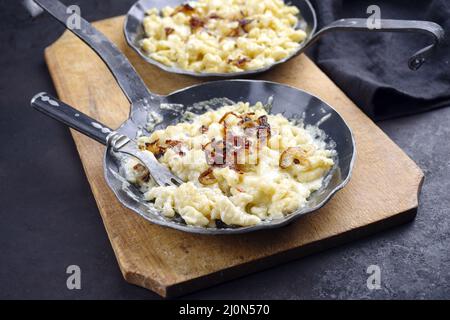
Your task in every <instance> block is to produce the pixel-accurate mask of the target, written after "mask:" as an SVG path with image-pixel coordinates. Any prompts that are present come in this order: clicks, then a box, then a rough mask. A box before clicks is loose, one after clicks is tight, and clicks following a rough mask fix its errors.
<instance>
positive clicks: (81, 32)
mask: <svg viewBox="0 0 450 320" xmlns="http://www.w3.org/2000/svg"><path fill="white" fill-rule="evenodd" d="M35 1H36V3H38V4H39V5H40V6H41V7H42V8H44V9H45V10H46V11H47V12H49V13H50V14H51V15H52V16H54V17H55V18H56V19H57V20H59V21H60V22H62V23H64V24H65V22H66V21H67V19H68V17H69V16H70V15H71V14H70V13H67V12H68V11H67V8H66V7H65V6H64V5H63V4H61V3H60V2H59V1H56V0H35ZM70 30H71V31H72V32H73V33H75V34H76V35H77V36H78V37H80V38H81V39H82V40H83V41H85V42H86V43H87V44H88V45H89V46H90V47H91V48H92V49H93V50H95V51H96V52H97V54H98V55H99V56H100V57H101V58H102V59H103V61H104V62H105V63H106V64H107V66H108V67H109V69H110V70H111V72H112V73H113V75H114V76H115V78H116V80H117V82H118V83H119V85H120V87H121V88H122V90H123V91H124V93H125V95H126V96H127V98H128V100H129V101H130V103H131V108H130V116H129V118H128V119H127V120H126V121H125V122H124V123H123V124H122V125H121V126H120V127H119V128H118V129H117V130H116V131H117V132H118V133H119V134H122V135H126V136H128V137H130V138H135V137H136V134H137V132H138V131H139V130H142V127H143V126H144V125H145V123H146V118H147V115H148V112H149V111H150V110H151V111H154V112H157V113H159V114H160V115H161V116H162V117H163V119H164V121H163V123H162V124H160V125H159V126H158V127H157V129H158V128H163V127H166V126H168V125H170V124H174V123H177V122H178V121H179V120H180V119H179V118H177V117H174V116H173V110H167V109H166V108H160V106H161V104H163V103H164V104H172V105H177V106H180V105H182V106H183V109H184V110H186V109H187V108H188V107H189V106H192V105H194V104H195V103H198V102H202V101H211V100H213V99H216V98H227V99H229V100H233V101H236V102H237V101H248V102H250V103H251V104H254V103H256V102H258V101H261V102H266V101H272V111H273V113H284V115H285V116H286V117H287V118H292V117H295V116H297V115H302V114H303V121H304V123H305V124H306V125H308V124H311V125H315V124H317V123H321V124H320V129H322V130H323V131H324V132H325V133H326V134H327V138H326V140H325V142H326V143H329V144H333V147H334V149H335V150H336V151H337V156H336V158H335V159H334V160H335V163H336V165H335V167H334V168H333V169H332V170H331V171H330V173H329V174H328V176H327V178H326V180H327V181H328V183H326V184H325V185H324V186H323V187H322V188H321V189H320V190H318V191H316V192H314V193H313V194H312V195H311V196H310V198H309V200H308V202H307V204H306V206H305V207H304V208H301V209H299V210H297V211H295V212H293V213H291V214H289V215H287V216H285V217H284V218H282V219H276V220H272V221H265V222H263V223H261V224H258V225H254V226H250V227H232V226H222V227H217V228H202V227H194V226H189V225H186V224H185V223H184V221H182V220H181V219H170V218H166V217H164V216H163V215H162V214H160V213H159V212H158V211H157V210H156V209H154V208H153V209H152V207H149V205H148V203H147V202H146V201H145V200H144V199H143V195H142V193H140V192H139V191H138V190H137V189H136V188H133V187H130V188H124V179H123V178H121V176H120V168H119V166H120V164H119V163H118V160H117V157H116V156H115V155H114V153H113V152H112V147H111V146H110V145H108V143H107V140H108V139H107V138H108V135H110V134H111V131H113V130H112V129H109V128H107V127H106V126H105V125H101V124H100V123H99V122H98V121H96V120H94V119H91V118H89V117H87V116H84V115H82V114H81V113H79V112H78V111H76V110H74V109H71V108H70V107H69V106H67V105H65V104H64V103H63V102H61V101H57V99H55V98H53V97H50V96H48V95H47V94H43V93H41V94H38V95H36V96H35V97H34V98H33V100H32V105H33V106H35V107H37V108H38V109H39V110H41V111H44V112H45V113H47V114H49V115H51V114H53V115H56V114H58V113H59V115H60V116H59V119H63V120H64V122H66V123H67V124H69V125H71V126H73V127H76V129H78V130H80V131H82V132H83V133H85V134H87V135H89V136H90V137H92V138H94V139H96V140H97V141H99V142H101V143H103V144H105V145H108V147H107V149H106V152H105V156H104V161H103V166H104V176H105V180H106V182H107V183H108V185H109V187H110V188H111V189H112V191H113V192H114V194H115V195H116V197H117V198H118V199H119V201H120V202H121V203H122V204H123V205H124V206H126V207H127V208H129V209H131V210H133V211H134V212H136V213H138V214H139V215H141V216H142V217H144V218H145V219H146V220H148V221H150V222H152V223H155V224H158V225H162V226H167V227H171V228H174V229H178V230H182V231H186V232H192V233H202V234H234V233H244V232H250V231H256V230H261V229H268V228H275V227H280V226H283V225H286V224H288V223H290V222H292V221H294V220H295V219H297V218H299V217H301V216H303V215H304V214H307V213H310V212H312V211H315V210H317V209H319V208H320V207H322V206H323V205H325V203H326V202H327V201H328V200H329V199H331V197H332V196H333V195H334V194H335V193H336V192H337V191H338V190H339V189H341V188H343V187H344V186H345V185H346V184H347V182H348V181H349V179H350V176H351V172H352V168H353V162H354V159H355V142H354V139H353V135H352V132H351V130H350V128H349V127H348V126H347V124H346V123H345V121H344V120H343V119H342V118H341V116H340V115H339V114H338V113H337V112H336V111H335V110H334V109H333V108H332V107H330V106H329V105H327V104H326V103H325V102H323V101H321V100H320V99H318V98H316V97H314V96H312V95H310V94H309V93H307V92H304V91H301V90H298V89H296V88H292V87H289V86H285V85H281V84H277V83H273V82H267V81H255V80H226V81H214V82H209V83H205V84H202V85H197V86H193V87H189V88H186V89H183V90H180V91H177V92H174V93H172V94H170V95H167V96H159V95H155V94H152V93H151V92H149V90H148V89H147V87H146V86H145V84H144V82H143V81H142V79H141V78H140V77H139V76H138V74H137V73H136V71H135V70H134V68H133V66H132V65H131V64H130V62H129V61H128V60H127V59H126V58H125V57H124V56H123V55H122V53H121V52H120V51H119V50H118V49H117V47H116V46H115V45H114V44H112V43H111V42H110V41H109V40H108V39H107V38H106V37H105V36H104V35H103V34H101V33H100V32H99V31H97V30H96V29H95V28H93V27H92V26H91V25H90V24H89V23H88V22H87V21H85V20H84V19H81V28H78V29H70ZM220 106H221V105H220V104H219V105H215V106H212V107H216V108H218V107H220ZM62 113H64V114H63V115H62V116H61V114H62ZM324 117H325V118H326V121H323V119H325V118H324ZM74 124H75V125H74Z"/></svg>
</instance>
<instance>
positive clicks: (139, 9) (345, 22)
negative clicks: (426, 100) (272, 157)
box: [124, 0, 444, 77]
mask: <svg viewBox="0 0 450 320" xmlns="http://www.w3.org/2000/svg"><path fill="white" fill-rule="evenodd" d="M186 2H189V1H186V0H166V1H159V0H139V1H138V2H136V3H135V4H134V5H133V6H132V7H131V8H130V10H129V11H128V13H127V16H126V19H125V24H124V33H125V39H126V40H127V42H128V45H129V46H131V47H132V48H133V49H134V50H135V51H136V52H137V53H138V54H139V55H140V56H141V58H143V59H144V60H145V61H147V62H148V63H150V64H152V65H155V66H157V67H159V68H161V69H163V70H165V71H167V72H171V73H177V74H186V75H190V76H194V77H238V76H240V77H242V76H245V75H251V74H257V73H261V72H264V71H267V70H269V69H271V68H273V67H274V66H276V65H278V64H281V63H284V62H286V61H288V60H290V59H292V58H293V57H295V56H297V55H299V54H300V53H302V52H304V51H305V50H306V49H307V48H308V47H309V46H311V45H312V44H313V43H315V42H316V41H317V40H318V39H319V38H320V37H321V36H323V35H324V34H327V33H329V32H332V31H363V32H413V33H423V34H426V35H429V36H430V38H431V39H432V43H431V44H430V45H428V46H426V47H424V48H423V49H421V50H419V51H417V52H416V53H414V54H413V55H412V56H411V57H410V58H409V60H408V66H409V68H410V69H412V70H417V69H419V68H420V66H421V65H422V64H423V63H424V62H425V60H426V58H427V57H428V56H429V55H430V54H431V53H432V51H433V49H434V48H435V47H436V45H437V44H438V43H439V42H441V41H442V39H443V38H444V30H443V29H442V27H441V26H440V25H438V24H436V23H434V22H431V21H415V20H390V19H380V28H378V29H369V28H368V27H367V20H368V19H360V18H347V19H341V20H337V21H334V22H332V23H331V24H329V25H327V26H325V27H323V28H322V29H320V30H319V31H317V32H316V29H317V18H316V12H315V11H314V8H313V6H312V5H311V3H310V2H309V1H308V0H291V1H289V4H290V5H294V6H296V7H297V8H298V9H300V17H299V20H298V21H299V22H298V24H297V27H296V28H297V29H302V30H304V31H305V32H306V38H305V40H304V41H303V42H302V43H300V46H299V48H298V49H297V51H295V52H294V53H293V54H291V55H290V56H288V57H286V58H284V59H282V60H279V61H276V62H275V63H273V64H271V65H269V66H266V67H262V68H260V69H257V70H246V71H242V72H235V73H206V72H203V73H201V72H194V71H188V70H184V69H181V68H177V67H169V66H166V65H164V64H162V63H160V62H158V61H156V60H153V59H151V58H150V57H149V56H148V55H147V54H146V53H145V52H144V50H142V48H141V45H140V41H141V40H142V39H143V38H144V36H145V34H144V28H143V20H144V17H145V15H146V12H147V11H148V10H149V9H152V8H157V9H162V8H164V7H166V6H171V7H175V6H178V5H180V4H183V3H186Z"/></svg>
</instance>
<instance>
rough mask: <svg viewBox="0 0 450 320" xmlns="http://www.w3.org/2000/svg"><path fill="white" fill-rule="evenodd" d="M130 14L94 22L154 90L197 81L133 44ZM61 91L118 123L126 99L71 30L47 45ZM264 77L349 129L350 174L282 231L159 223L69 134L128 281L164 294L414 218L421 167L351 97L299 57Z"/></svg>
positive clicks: (91, 149) (95, 152) (95, 148)
mask: <svg viewBox="0 0 450 320" xmlns="http://www.w3.org/2000/svg"><path fill="white" fill-rule="evenodd" d="M122 24H123V17H117V18H112V19H108V20H103V21H100V22H97V23H95V25H96V27H98V28H99V29H100V30H101V31H102V32H104V33H105V34H106V36H107V37H108V38H110V39H111V40H112V41H114V42H115V43H116V44H117V46H118V47H119V48H120V49H121V50H122V51H123V52H124V53H125V54H126V55H127V56H128V58H129V59H130V60H131V62H132V64H133V65H134V66H135V67H136V69H137V70H138V72H139V73H140V75H141V76H142V77H143V79H144V80H145V82H146V83H147V85H148V87H149V88H150V90H151V91H153V92H155V93H159V94H167V93H170V92H172V91H174V90H177V89H180V88H183V87H186V86H189V85H192V84H195V83H197V82H199V80H198V79H195V78H191V77H187V76H181V75H172V74H168V73H166V72H164V71H161V70H159V69H157V68H156V67H153V66H150V65H148V64H146V63H145V62H144V61H143V60H141V59H140V58H139V57H138V56H137V54H135V53H134V52H133V51H132V50H131V49H130V48H128V47H127V45H126V43H125V41H124V37H123V32H122ZM45 57H46V61H47V64H48V68H49V70H50V74H51V76H52V78H53V81H54V84H55V86H56V89H57V92H58V95H59V97H60V98H61V99H62V100H64V101H65V102H67V103H69V104H71V105H73V106H74V107H76V108H78V109H79V110H81V111H82V112H85V113H87V114H88V115H90V116H92V117H95V118H97V119H99V120H101V121H102V122H104V123H106V124H107V125H109V126H111V127H113V128H115V127H117V126H118V125H119V124H120V123H122V122H123V121H124V120H125V119H126V118H127V115H128V110H129V103H128V101H127V100H126V98H125V96H124V95H123V94H122V92H121V90H120V89H119V87H118V85H117V84H116V82H115V80H114V78H113V77H112V75H111V74H110V72H109V71H108V69H107V68H106V66H105V65H104V64H103V63H102V62H101V60H100V59H99V58H98V57H97V56H96V55H95V54H94V53H93V52H92V51H91V50H90V49H89V48H88V47H87V46H86V45H84V44H83V43H82V42H81V41H80V40H78V39H77V38H75V37H74V36H73V35H72V34H70V33H69V32H66V33H65V34H64V35H63V36H62V37H61V38H60V39H59V40H58V41H56V42H55V43H54V44H52V45H51V46H50V47H48V48H47V49H46V52H45ZM258 79H266V80H271V81H276V82H281V83H285V84H289V85H291V86H295V87H298V88H301V89H304V90H306V91H309V92H311V93H312V94H314V95H316V96H318V97H320V98H321V99H323V100H324V101H326V102H327V103H329V104H330V105H331V106H333V107H334V108H335V109H336V110H337V111H338V112H339V113H340V114H341V115H342V116H343V117H344V118H345V120H346V121H347V123H348V124H349V125H350V127H351V128H352V130H353V132H354V135H355V139H356V146H357V159H356V164H355V168H354V171H353V177H352V179H351V181H350V183H349V184H348V186H347V187H346V188H344V189H343V190H341V191H339V192H338V194H337V195H336V196H335V197H334V198H333V199H332V200H331V201H330V202H329V203H328V204H327V205H326V206H325V207H324V208H322V209H321V210H319V211H318V212H317V213H315V214H312V215H308V216H306V217H304V218H301V219H300V220H298V221H297V222H295V223H293V224H291V225H289V226H287V227H283V228H280V229H277V230H269V231H262V232H257V233H252V234H245V235H234V236H208V235H193V234H188V233H183V232H180V231H175V230H171V229H167V228H163V227H159V226H156V225H153V224H151V223H149V222H147V221H145V220H144V219H143V218H141V217H139V216H138V215H137V214H135V213H133V212H132V211H129V210H127V209H125V208H124V207H122V205H121V204H120V203H119V202H118V201H117V200H116V198H115V197H114V195H113V193H112V192H111V191H110V190H109V188H108V187H107V185H106V182H105V180H104V178H103V169H102V157H103V152H104V147H103V146H102V145H100V144H98V143H96V142H95V141H93V140H90V139H89V138H86V137H85V136H83V135H81V134H79V133H77V132H72V134H73V138H74V140H75V143H76V146H77V148H78V152H79V154H80V158H81V161H82V162H83V166H84V169H85V172H86V175H87V178H88V179H89V183H90V185H91V188H92V192H93V193H94V196H95V199H96V201H97V205H98V208H99V210H100V213H101V215H102V218H103V222H104V224H105V227H106V231H107V233H108V236H109V239H110V241H111V245H112V247H113V249H114V252H115V255H116V257H117V261H118V262H119V265H120V269H121V270H122V273H123V276H124V278H125V279H126V280H127V281H128V282H130V283H133V284H136V285H139V286H143V287H145V288H148V289H150V290H153V291H154V292H156V293H158V294H160V295H161V296H165V297H168V296H177V295H181V294H185V293H187V292H190V291H193V290H197V289H200V288H204V287H208V286H211V285H214V284H217V283H220V282H223V281H225V280H228V279H232V278H236V277H238V276H242V275H244V274H247V273H249V272H254V271H257V270H261V269H264V268H268V267H270V266H274V265H276V264H279V263H282V262H285V261H288V260H291V259H295V258H299V257H302V256H304V255H307V254H310V253H313V252H317V251H319V250H323V249H325V248H329V247H332V246H336V245H338V244H341V243H343V242H346V241H350V240H353V239H356V238H358V237H361V236H363V235H367V234H369V233H373V232H375V231H378V230H381V229H385V228H388V227H391V226H393V225H396V224H400V223H403V222H406V221H410V220H412V219H413V218H414V217H415V214H416V209H417V205H418V192H419V190H420V186H421V183H422V180H423V173H422V171H421V170H420V169H419V168H418V167H417V165H416V164H415V163H414V162H413V161H412V160H411V159H410V158H409V157H408V156H407V155H406V154H405V153H404V152H403V151H402V150H401V149H400V148H399V147H398V146H397V145H395V144H394V142H392V141H391V140H390V139H389V138H388V137H387V136H386V135H385V134H384V133H383V132H382V131H381V130H380V129H379V128H378V127H377V126H376V125H375V124H374V123H373V122H372V121H371V120H370V119H369V118H367V117H366V116H365V115H364V114H363V113H362V112H361V111H360V110H359V109H358V108H357V107H356V106H355V105H354V104H353V102H352V101H350V99H349V98H348V97H347V96H346V95H345V94H344V93H343V92H342V91H341V90H339V88H338V87H337V86H336V85H335V84H334V83H333V82H332V81H331V80H330V79H329V78H328V77H327V76H326V75H325V74H324V73H323V72H322V71H320V69H319V68H318V67H317V66H316V65H315V64H314V63H313V62H311V60H309V59H308V58H307V57H306V56H305V55H301V56H299V57H297V58H295V59H293V60H291V61H290V62H288V63H285V64H284V65H282V66H279V67H277V68H275V69H274V70H272V71H270V72H267V73H265V74H263V75H261V76H258Z"/></svg>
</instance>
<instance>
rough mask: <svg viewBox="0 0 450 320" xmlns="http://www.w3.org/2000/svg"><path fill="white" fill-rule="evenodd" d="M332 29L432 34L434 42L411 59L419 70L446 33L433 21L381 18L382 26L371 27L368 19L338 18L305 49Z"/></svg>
mask: <svg viewBox="0 0 450 320" xmlns="http://www.w3.org/2000/svg"><path fill="white" fill-rule="evenodd" d="M331 31H366V32H412V33H423V34H427V35H430V36H431V37H432V39H433V43H432V44H431V45H428V46H427V47H425V48H423V49H421V50H419V51H417V52H416V53H414V54H413V55H412V56H411V58H410V59H409V61H408V66H409V68H410V69H411V70H417V69H419V68H420V67H421V66H422V64H423V63H424V62H425V60H426V59H427V57H428V56H429V55H430V54H431V52H432V51H433V49H434V48H435V47H436V46H437V45H438V44H439V43H440V42H441V41H442V40H443V39H444V35H445V32H444V29H442V27H441V26H440V25H438V24H437V23H434V22H431V21H414V20H390V19H380V28H374V29H370V28H368V26H367V19H360V18H351V19H341V20H337V21H334V22H332V23H331V24H329V25H327V26H325V27H324V28H322V29H321V30H319V31H318V32H316V33H315V34H314V35H313V36H312V38H311V40H310V41H309V42H308V43H307V44H306V45H305V48H304V49H306V47H309V46H310V45H311V44H313V43H314V42H316V41H317V40H318V39H319V38H320V37H321V36H323V35H324V34H326V33H329V32H331Z"/></svg>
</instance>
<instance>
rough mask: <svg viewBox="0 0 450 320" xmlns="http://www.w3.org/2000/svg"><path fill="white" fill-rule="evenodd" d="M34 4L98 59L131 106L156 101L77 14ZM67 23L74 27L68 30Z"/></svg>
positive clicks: (42, 1)
mask: <svg viewBox="0 0 450 320" xmlns="http://www.w3.org/2000/svg"><path fill="white" fill-rule="evenodd" d="M34 2H36V3H37V4H38V5H39V6H40V7H42V8H43V9H44V10H45V11H47V12H48V13H50V14H51V15H52V16H53V17H54V18H55V19H56V20H58V21H59V22H61V23H62V24H63V25H64V26H65V27H66V28H67V29H68V30H70V31H71V32H73V33H74V34H75V35H76V36H78V37H79V38H80V39H81V40H83V41H84V42H85V43H86V44H87V45H88V46H89V47H91V48H92V49H93V50H94V51H95V52H96V53H97V54H98V55H99V57H100V58H101V59H102V60H103V61H104V62H105V64H106V65H107V66H108V68H109V70H111V72H112V74H113V75H114V77H115V79H116V80H117V82H118V84H119V86H120V87H121V88H122V91H123V92H124V93H125V95H126V96H127V98H128V100H129V101H130V103H131V104H136V103H142V102H144V103H145V104H147V103H148V101H149V100H152V99H154V98H155V97H156V95H153V94H152V93H151V92H150V91H149V90H148V88H147V86H146V85H145V83H144V82H143V81H142V79H141V77H140V76H139V75H138V74H137V72H136V70H135V69H134V68H133V66H132V65H131V63H130V62H129V61H128V59H127V58H126V57H125V56H124V55H123V54H122V52H120V50H119V49H118V48H117V47H116V46H115V45H114V44H113V43H112V42H111V41H109V40H108V38H106V37H105V36H104V35H103V34H102V33H101V32H99V31H98V30H97V29H95V28H94V27H93V26H92V25H91V24H90V23H89V22H87V21H86V20H84V19H83V18H82V17H81V16H79V15H78V13H76V12H73V11H72V10H70V8H68V7H66V6H65V5H64V4H62V3H61V2H59V1H57V0H34ZM74 20H76V21H77V22H79V24H78V25H77V24H76V23H73V21H74ZM70 22H72V24H73V25H74V26H72V25H70V26H69V23H70Z"/></svg>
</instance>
